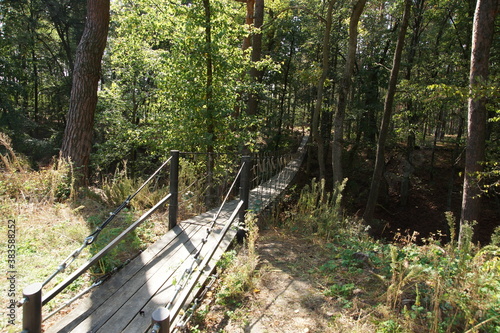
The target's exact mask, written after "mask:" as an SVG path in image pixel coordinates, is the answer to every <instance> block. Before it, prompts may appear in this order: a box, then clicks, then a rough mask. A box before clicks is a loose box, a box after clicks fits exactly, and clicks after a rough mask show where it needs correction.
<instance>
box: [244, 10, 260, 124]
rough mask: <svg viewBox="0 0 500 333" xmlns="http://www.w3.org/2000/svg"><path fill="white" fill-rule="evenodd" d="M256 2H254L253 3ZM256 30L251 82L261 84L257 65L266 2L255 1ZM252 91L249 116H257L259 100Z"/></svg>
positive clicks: (249, 100)
mask: <svg viewBox="0 0 500 333" xmlns="http://www.w3.org/2000/svg"><path fill="white" fill-rule="evenodd" d="M253 1H254V0H252V2H253ZM253 24H254V28H255V29H256V31H255V32H254V34H253V37H252V53H251V60H252V63H253V64H254V65H253V66H252V68H251V69H250V80H251V83H252V84H256V83H259V82H260V81H261V79H262V71H261V70H259V69H258V65H257V63H258V62H259V61H260V60H261V55H262V32H261V31H260V29H261V28H262V25H263V24H264V0H255V10H254V22H253ZM254 90H255V89H252V91H251V92H250V94H249V96H248V102H247V114H248V115H255V114H257V106H258V102H259V98H258V95H257V93H256V92H255V91H254Z"/></svg>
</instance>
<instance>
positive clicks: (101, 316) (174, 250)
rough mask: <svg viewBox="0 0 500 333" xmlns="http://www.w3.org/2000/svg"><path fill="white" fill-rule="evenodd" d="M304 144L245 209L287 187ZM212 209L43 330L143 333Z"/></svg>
mask: <svg viewBox="0 0 500 333" xmlns="http://www.w3.org/2000/svg"><path fill="white" fill-rule="evenodd" d="M306 143H307V139H304V140H303V141H302V144H301V147H300V148H299V157H298V158H295V159H294V160H292V161H291V162H290V163H288V164H287V166H286V167H285V168H284V170H283V171H282V172H281V173H280V174H278V175H276V176H274V177H272V178H271V179H270V180H268V181H267V182H265V183H264V184H262V185H260V186H259V187H258V188H256V189H253V190H252V191H251V193H250V205H249V208H250V210H252V211H253V212H255V213H258V212H260V211H261V210H263V209H265V208H266V207H267V206H268V205H269V204H270V203H271V202H272V201H273V200H274V199H275V198H276V197H277V196H279V195H280V194H281V193H282V191H283V190H284V189H286V187H287V186H288V185H289V183H290V181H291V180H292V179H293V177H294V176H295V175H296V173H297V172H298V170H299V167H300V165H301V162H302V159H303V157H304V152H305V144H306ZM236 204H237V201H236V200H234V201H232V202H229V203H226V205H225V206H224V207H223V208H221V209H220V213H221V216H220V220H219V222H218V224H217V228H215V229H214V232H212V234H210V237H209V242H207V244H206V245H205V246H204V251H203V252H202V256H203V255H206V254H207V252H208V251H209V250H210V248H211V247H212V245H211V244H214V243H215V242H216V241H215V240H216V239H217V234H218V232H220V230H221V229H222V226H223V225H225V223H226V221H227V218H228V217H229V214H230V212H232V210H234V208H235V206H236ZM217 212H218V210H217V209H214V210H211V211H209V212H206V213H204V214H201V215H199V216H197V217H195V218H193V219H189V220H187V221H183V222H181V223H180V224H179V225H178V226H176V227H175V228H173V229H172V230H170V231H168V232H167V233H166V234H165V235H164V236H163V237H162V238H161V239H160V240H158V241H157V242H156V243H154V244H153V245H152V246H150V247H149V248H148V249H146V250H145V251H144V252H143V253H142V254H141V255H139V256H138V257H137V258H135V259H134V260H133V261H132V262H131V263H129V264H128V265H127V266H126V267H125V268H123V269H122V270H121V271H119V272H118V273H117V274H116V275H115V276H113V277H112V278H111V279H110V280H109V281H107V282H106V283H104V284H103V285H102V286H101V287H100V288H99V289H97V290H96V291H95V292H94V293H92V295H91V296H90V297H88V298H87V299H86V300H85V301H83V302H82V304H80V305H79V306H78V307H77V308H76V309H75V310H74V311H72V313H71V314H70V315H68V316H66V317H65V318H64V320H62V321H61V322H59V323H57V324H56V325H54V326H52V327H50V328H49V329H47V330H46V332H47V333H53V332H121V331H123V332H130V333H132V332H133V333H136V332H146V331H147V329H148V327H149V326H150V322H151V319H150V318H151V313H152V312H153V311H154V310H156V308H157V307H159V306H164V305H165V303H166V302H168V300H169V297H173V295H174V293H175V291H174V290H175V288H174V287H173V284H174V283H173V282H174V279H178V278H179V276H181V275H182V272H183V270H184V269H185V268H186V267H189V266H190V264H191V261H190V260H189V258H190V255H192V254H193V253H195V252H196V251H197V249H198V248H199V246H200V242H201V240H202V239H203V238H204V237H205V236H206V231H205V230H206V227H207V226H210V225H211V224H212V221H213V216H214V215H215V214H217ZM222 221H223V222H222ZM235 234H236V229H234V228H233V229H231V230H230V232H229V233H228V234H227V236H226V237H225V238H224V241H223V243H222V244H221V246H220V247H219V248H218V249H217V251H216V254H215V255H214V257H213V258H212V260H211V261H210V263H209V264H208V266H207V267H208V268H207V269H206V270H204V271H203V272H202V273H201V275H202V277H201V280H200V282H199V284H198V286H196V287H195V288H194V289H195V290H194V292H193V293H192V294H191V296H190V299H189V300H188V302H189V301H191V300H192V299H193V298H194V296H195V294H196V292H197V289H199V287H200V286H201V285H202V284H203V283H204V281H205V279H206V278H207V277H208V275H209V274H210V272H211V271H212V270H213V268H214V267H215V264H216V263H217V261H218V260H219V258H220V257H221V256H222V254H223V253H224V252H225V251H226V250H227V248H228V246H229V245H230V243H231V241H232V240H233V239H234V237H235ZM205 247H206V248H205ZM198 273H200V272H198ZM178 317H179V316H177V318H174V324H175V322H176V321H178V320H179V318H178Z"/></svg>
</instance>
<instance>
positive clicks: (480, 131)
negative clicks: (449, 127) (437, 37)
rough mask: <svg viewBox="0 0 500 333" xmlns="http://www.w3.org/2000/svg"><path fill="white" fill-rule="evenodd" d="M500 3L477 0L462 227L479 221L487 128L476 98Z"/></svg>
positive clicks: (481, 103) (483, 102) (483, 104)
mask: <svg viewBox="0 0 500 333" xmlns="http://www.w3.org/2000/svg"><path fill="white" fill-rule="evenodd" d="M498 10H499V1H498V0H478V1H477V5H476V11H475V14H474V23H473V27H472V50H471V63H470V77H469V85H470V90H471V97H470V98H469V103H468V104H469V112H468V127H467V147H466V151H465V152H466V157H465V176H464V187H463V197H462V212H461V217H460V224H461V225H463V223H464V222H465V221H469V222H472V221H479V218H480V201H481V200H480V197H479V194H480V193H481V190H480V188H479V186H478V184H477V181H476V180H477V177H476V174H477V173H478V172H481V171H483V166H482V162H483V161H484V159H485V141H486V128H487V124H486V122H487V111H486V98H484V97H481V96H474V88H476V87H478V86H479V85H480V84H481V82H484V81H485V80H486V79H487V78H488V66H489V56H490V49H491V44H492V42H493V33H494V30H495V27H494V23H495V17H496V15H497V14H498Z"/></svg>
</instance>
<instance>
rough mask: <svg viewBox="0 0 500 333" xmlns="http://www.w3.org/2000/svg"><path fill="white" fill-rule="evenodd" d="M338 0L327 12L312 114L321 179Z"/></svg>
mask: <svg viewBox="0 0 500 333" xmlns="http://www.w3.org/2000/svg"><path fill="white" fill-rule="evenodd" d="M335 1H336V0H331V1H330V3H329V4H328V9H327V13H326V26H325V34H324V35H323V61H322V65H321V66H322V68H321V77H320V79H319V81H318V86H317V87H318V89H317V96H316V104H315V106H314V111H313V115H312V137H313V140H314V142H315V143H316V147H317V148H318V164H319V177H320V179H325V177H326V176H325V175H326V166H325V157H324V156H325V147H324V142H323V137H322V136H321V133H320V127H319V120H320V114H321V108H322V106H323V88H324V86H325V80H326V78H327V76H328V69H329V57H330V32H331V30H332V13H333V5H334V4H335Z"/></svg>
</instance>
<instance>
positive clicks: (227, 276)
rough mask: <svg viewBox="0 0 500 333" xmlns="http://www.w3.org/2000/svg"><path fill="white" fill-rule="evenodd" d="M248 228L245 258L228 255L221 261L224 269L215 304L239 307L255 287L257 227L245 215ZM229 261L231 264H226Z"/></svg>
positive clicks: (253, 219)
mask: <svg viewBox="0 0 500 333" xmlns="http://www.w3.org/2000/svg"><path fill="white" fill-rule="evenodd" d="M245 222H246V226H247V228H248V232H247V237H246V239H245V248H244V249H245V256H244V257H237V256H235V255H234V254H231V252H230V253H229V255H228V256H226V257H225V259H224V260H223V261H222V264H223V266H222V267H221V268H223V267H224V266H225V267H226V270H225V272H224V275H223V277H222V282H221V286H222V287H221V289H220V291H219V292H218V293H217V302H218V303H219V304H223V305H226V306H230V307H233V306H239V305H240V304H241V302H242V300H243V296H244V295H245V294H246V293H247V292H248V291H249V290H251V289H252V288H253V287H254V285H255V268H256V267H257V264H258V261H259V260H258V256H257V255H256V253H255V241H256V239H257V236H258V227H257V225H256V219H255V217H253V216H251V215H247V218H246V219H245ZM228 260H231V262H230V263H229V262H227V261H228Z"/></svg>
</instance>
